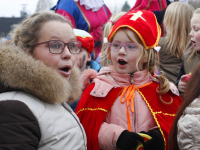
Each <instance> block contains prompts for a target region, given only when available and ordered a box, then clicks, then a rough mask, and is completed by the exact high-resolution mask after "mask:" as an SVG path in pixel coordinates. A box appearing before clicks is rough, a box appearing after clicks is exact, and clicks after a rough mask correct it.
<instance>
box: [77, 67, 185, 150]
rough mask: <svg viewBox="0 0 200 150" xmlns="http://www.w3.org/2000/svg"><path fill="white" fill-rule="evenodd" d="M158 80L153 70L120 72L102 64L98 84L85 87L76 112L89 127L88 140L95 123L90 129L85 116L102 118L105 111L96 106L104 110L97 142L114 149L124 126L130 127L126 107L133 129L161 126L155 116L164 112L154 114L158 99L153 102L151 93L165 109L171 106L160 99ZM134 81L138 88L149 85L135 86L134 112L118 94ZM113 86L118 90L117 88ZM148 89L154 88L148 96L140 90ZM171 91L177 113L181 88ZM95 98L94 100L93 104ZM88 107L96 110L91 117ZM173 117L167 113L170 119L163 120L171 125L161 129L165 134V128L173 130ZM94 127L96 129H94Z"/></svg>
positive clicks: (139, 129)
mask: <svg viewBox="0 0 200 150" xmlns="http://www.w3.org/2000/svg"><path fill="white" fill-rule="evenodd" d="M131 81H133V82H132V83H131ZM152 82H153V83H154V84H153V83H152ZM156 82H158V80H157V79H156V78H154V77H152V76H151V75H150V74H148V73H147V71H146V70H144V71H139V72H135V73H134V75H133V77H132V75H129V74H119V73H117V72H116V71H115V70H114V69H113V68H112V67H104V68H102V69H101V70H100V72H99V74H97V76H96V78H95V79H94V83H95V85H91V86H89V87H88V88H86V90H85V91H84V93H83V95H82V97H81V100H80V101H79V104H78V106H77V109H76V113H77V115H78V117H79V118H80V120H81V123H82V124H83V126H84V128H85V130H86V133H87V137H88V142H91V141H89V140H90V139H89V136H90V133H89V132H90V131H88V130H89V129H90V130H91V129H92V127H90V128H88V130H87V124H88V123H87V121H86V118H89V119H91V117H94V116H95V115H97V117H95V118H98V117H100V118H101V119H102V116H101V115H100V116H99V115H98V113H103V112H101V111H95V110H102V111H104V112H105V116H104V118H103V120H102V121H103V123H102V124H101V126H100V127H99V129H98V128H97V129H96V126H98V123H97V125H95V127H94V128H95V129H96V130H97V135H98V145H99V147H100V148H101V149H103V150H106V149H109V150H115V149H116V142H117V140H118V138H119V136H120V135H121V133H122V132H123V131H124V130H127V129H128V124H127V122H128V118H127V116H126V113H127V111H128V112H129V114H130V123H131V132H136V133H139V132H141V131H146V132H147V131H149V130H150V129H155V128H158V124H156V122H155V119H156V118H159V119H162V118H165V115H164V114H162V115H161V114H160V116H156V115H158V114H159V113H158V114H155V115H153V114H152V113H151V111H152V112H156V108H155V106H153V105H154V104H153V103H155V105H157V103H156V102H154V101H153V100H152V98H151V97H153V96H154V93H155V95H156V96H155V97H154V100H156V101H157V102H159V103H160V104H159V105H162V107H166V109H163V112H168V111H169V109H168V107H169V106H166V105H164V104H163V103H162V102H160V100H159V98H158V94H157V93H156V87H157V86H158V84H157V83H156ZM132 84H133V85H135V87H136V88H137V87H140V86H143V85H145V84H148V85H149V88H148V89H146V90H145V87H144V88H141V89H138V90H135V98H134V112H132V111H131V109H127V102H126V103H123V102H122V101H124V98H125V96H124V97H123V100H122V101H121V100H120V98H121V97H120V96H119V95H121V94H120V91H122V89H123V87H128V86H130V85H132ZM150 85H151V86H150ZM152 86H153V87H152ZM154 86H155V87H154ZM146 87H148V86H146ZM89 88H90V90H89ZM142 89H144V90H142ZM151 89H153V90H154V92H153V93H152V91H151ZM113 90H115V92H114V91H113ZM117 90H118V91H117ZM147 90H148V91H151V96H150V95H149V94H150V93H148V94H145V96H147V100H144V97H143V96H142V95H141V93H145V92H144V91H147ZM171 91H172V93H174V94H172V93H171V95H170V96H171V97H173V99H174V102H177V101H178V105H174V106H175V107H174V109H173V111H174V112H173V113H174V114H175V112H176V110H177V108H178V106H179V104H180V101H181V99H180V97H179V96H178V95H179V94H178V90H177V89H176V87H175V86H173V87H172V90H171ZM169 93H170V92H169ZM111 94H112V95H111ZM148 95H149V96H148ZM166 97H167V96H166ZM104 99H106V100H105V101H104ZM149 99H150V100H149ZM179 100H180V101H179ZM102 101H103V102H102ZM147 101H148V102H149V105H148V106H147V103H148V102H147ZM150 101H152V102H150ZM92 102H93V103H94V104H92ZM87 103H88V104H87ZM113 103H114V104H113ZM95 104H97V106H95ZM103 104H104V105H105V104H106V106H104V105H103ZM90 105H91V106H90ZM108 105H110V107H111V106H112V107H111V108H109V106H108ZM170 106H171V108H172V107H173V105H170ZM95 107H98V108H95ZM129 107H131V106H129ZM157 107H158V108H159V109H162V107H160V106H157ZM119 108H120V111H119ZM158 108H157V109H158ZM89 110H94V111H92V114H91V115H92V116H91V117H89V116H90V114H89V112H90V111H89ZM150 110H151V111H150ZM95 113H96V114H95ZM174 114H173V115H174ZM87 115H88V116H87ZM173 115H172V116H173ZM84 117H86V118H84ZM173 118H174V117H172V119H170V117H168V118H167V119H168V123H166V122H165V121H163V123H164V124H167V126H168V125H169V126H168V127H166V128H168V129H167V130H168V131H162V132H163V134H165V133H166V132H168V133H169V130H170V128H169V127H170V126H171V123H172V121H173ZM159 119H157V123H158V122H160V120H159ZM91 120H92V119H91ZM96 120H99V119H96ZM91 124H92V123H91V122H90V125H91ZM159 126H161V127H162V126H163V124H162V125H161V123H160V124H159ZM161 130H162V129H161ZM87 131H88V132H87ZM92 131H94V130H92ZM92 134H93V133H91V135H92ZM93 137H94V136H93ZM94 139H95V138H93V139H91V140H93V141H92V142H95V140H94ZM88 146H89V147H90V144H89V143H88ZM89 147H88V149H89Z"/></svg>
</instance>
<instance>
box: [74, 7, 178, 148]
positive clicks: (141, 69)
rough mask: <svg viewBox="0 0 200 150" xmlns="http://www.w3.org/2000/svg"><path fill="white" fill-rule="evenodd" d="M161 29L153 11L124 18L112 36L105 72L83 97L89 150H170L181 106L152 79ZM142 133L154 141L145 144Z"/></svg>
mask: <svg viewBox="0 0 200 150" xmlns="http://www.w3.org/2000/svg"><path fill="white" fill-rule="evenodd" d="M160 35H161V29H160V26H159V25H158V23H157V20H156V17H155V15H154V14H153V13H152V12H151V11H145V10H139V11H138V10H137V11H132V12H128V13H126V14H125V15H123V16H122V17H121V18H120V19H119V20H118V21H117V22H116V23H115V24H114V26H113V28H112V29H111V32H110V34H109V36H108V42H109V49H107V51H106V53H107V56H108V58H110V59H111V60H112V64H111V65H110V66H108V67H104V68H102V69H101V70H100V72H99V73H98V74H97V75H96V78H94V80H93V83H92V84H91V85H89V86H88V87H87V88H86V90H85V91H84V93H83V94H82V97H81V100H80V101H79V104H78V106H77V109H76V114H77V115H78V116H79V119H80V121H81V123H82V125H83V126H84V129H85V131H86V134H87V141H88V144H87V147H88V150H98V149H103V150H117V149H121V150H133V149H136V148H137V146H138V144H139V143H142V144H143V146H144V149H145V150H164V149H165V150H167V142H168V134H169V131H170V127H171V124H172V122H173V119H174V117H175V114H176V111H177V109H178V107H179V105H180V103H181V102H182V99H181V98H180V96H179V93H178V90H177V89H176V87H175V86H174V85H173V84H171V83H169V82H168V80H167V78H165V77H164V76H163V75H161V76H156V77H153V75H154V70H155V68H156V62H157V50H158V49H157V45H158V41H159V39H160ZM141 133H143V134H146V135H149V136H151V139H150V140H148V141H146V142H144V138H143V136H141Z"/></svg>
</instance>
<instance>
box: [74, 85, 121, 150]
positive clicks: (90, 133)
mask: <svg viewBox="0 0 200 150" xmlns="http://www.w3.org/2000/svg"><path fill="white" fill-rule="evenodd" d="M94 85H95V84H94V83H92V84H91V85H89V86H88V87H87V88H86V89H85V91H84V92H83V94H82V96H81V99H80V100H79V102H78V106H77V108H76V111H75V113H76V114H77V116H78V117H79V119H80V122H81V124H82V125H83V127H84V129H85V132H86V136H87V149H88V150H99V143H98V134H99V129H100V127H101V124H102V122H103V121H104V119H105V117H106V115H107V113H108V112H109V111H110V109H111V106H112V105H113V103H114V101H115V100H116V98H117V97H118V96H119V95H120V94H121V92H122V89H123V88H114V89H112V90H111V91H110V92H109V93H108V95H107V96H106V97H104V98H99V97H93V96H91V95H90V92H91V91H92V89H93V87H94Z"/></svg>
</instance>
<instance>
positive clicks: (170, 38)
mask: <svg viewBox="0 0 200 150" xmlns="http://www.w3.org/2000/svg"><path fill="white" fill-rule="evenodd" d="M193 11H194V8H193V7H192V6H191V5H189V4H186V3H182V2H173V3H171V4H170V5H169V6H168V7H167V9H166V12H165V16H164V22H163V23H164V27H165V31H166V36H165V38H164V40H163V41H162V42H163V43H161V44H162V45H163V47H165V50H166V51H167V52H168V53H170V54H171V55H172V56H175V57H178V58H179V59H180V58H182V56H183V53H184V50H185V47H186V45H187V43H188V42H189V41H190V36H189V33H190V30H191V26H190V20H191V18H192V14H193Z"/></svg>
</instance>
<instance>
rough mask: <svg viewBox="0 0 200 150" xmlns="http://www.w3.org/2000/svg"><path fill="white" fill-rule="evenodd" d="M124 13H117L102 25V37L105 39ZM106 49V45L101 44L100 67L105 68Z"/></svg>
mask: <svg viewBox="0 0 200 150" xmlns="http://www.w3.org/2000/svg"><path fill="white" fill-rule="evenodd" d="M125 13H126V12H119V13H116V14H114V15H112V16H111V18H110V20H109V21H108V22H107V23H106V24H105V25H104V27H103V37H104V38H107V37H108V35H109V33H110V31H111V29H112V26H113V25H114V24H115V22H116V21H117V20H118V19H119V18H120V17H121V16H123V15H124V14H125ZM106 49H108V45H107V44H106V43H103V45H102V48H101V62H100V63H101V65H102V66H107V65H108V64H109V59H108V56H107V55H106V52H105V51H106Z"/></svg>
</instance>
